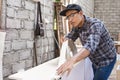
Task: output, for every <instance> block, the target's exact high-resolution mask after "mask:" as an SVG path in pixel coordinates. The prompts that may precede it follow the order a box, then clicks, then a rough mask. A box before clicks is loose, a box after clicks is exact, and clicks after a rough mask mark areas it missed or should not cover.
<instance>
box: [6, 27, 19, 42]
mask: <svg viewBox="0 0 120 80" xmlns="http://www.w3.org/2000/svg"><path fill="white" fill-rule="evenodd" d="M6 33H7V34H6V40H14V39H18V38H19V33H18V31H17V30H15V29H10V30H7V31H6Z"/></svg>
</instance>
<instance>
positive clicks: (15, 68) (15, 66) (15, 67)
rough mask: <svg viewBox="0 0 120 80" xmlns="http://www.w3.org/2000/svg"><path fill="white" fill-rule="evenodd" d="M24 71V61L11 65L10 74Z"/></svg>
mask: <svg viewBox="0 0 120 80" xmlns="http://www.w3.org/2000/svg"><path fill="white" fill-rule="evenodd" d="M23 69H25V61H20V62H18V63H14V64H13V65H12V72H13V73H15V72H19V71H20V70H23Z"/></svg>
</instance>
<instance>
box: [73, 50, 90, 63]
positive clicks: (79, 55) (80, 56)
mask: <svg viewBox="0 0 120 80" xmlns="http://www.w3.org/2000/svg"><path fill="white" fill-rule="evenodd" d="M89 54H90V52H89V51H88V50H87V49H85V48H82V49H81V50H80V51H79V52H78V53H77V54H76V55H75V56H74V57H73V58H72V59H73V60H74V64H75V63H77V62H79V61H80V60H82V59H84V58H86V57H88V56H89Z"/></svg>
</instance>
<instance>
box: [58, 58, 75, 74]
mask: <svg viewBox="0 0 120 80" xmlns="http://www.w3.org/2000/svg"><path fill="white" fill-rule="evenodd" d="M73 65H74V60H73V59H72V58H71V59H69V60H67V61H66V62H65V63H63V64H62V65H61V66H60V67H59V68H58V69H57V74H58V75H63V74H64V73H65V72H66V71H67V75H69V73H70V71H71V70H72V68H73Z"/></svg>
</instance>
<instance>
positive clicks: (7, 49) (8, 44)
mask: <svg viewBox="0 0 120 80" xmlns="http://www.w3.org/2000/svg"><path fill="white" fill-rule="evenodd" d="M9 51H11V41H5V48H4V52H9Z"/></svg>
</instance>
